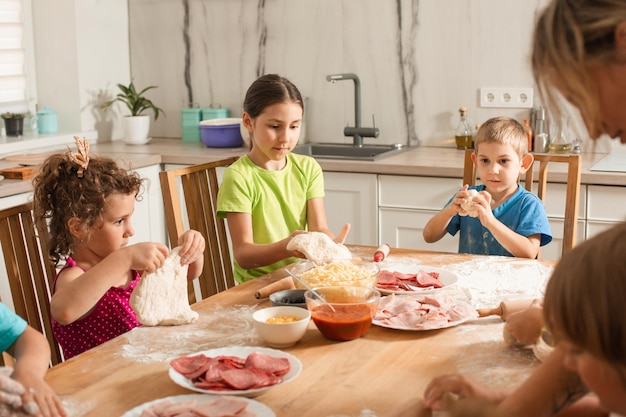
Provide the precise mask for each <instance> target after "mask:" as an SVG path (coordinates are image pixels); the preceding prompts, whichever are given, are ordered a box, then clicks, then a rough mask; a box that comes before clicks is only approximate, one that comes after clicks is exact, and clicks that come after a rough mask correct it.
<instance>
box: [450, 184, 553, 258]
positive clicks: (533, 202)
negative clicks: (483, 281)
mask: <svg viewBox="0 0 626 417" xmlns="http://www.w3.org/2000/svg"><path fill="white" fill-rule="evenodd" d="M470 189H474V190H476V191H478V192H480V191H482V190H484V189H485V186H484V185H479V186H476V187H470ZM452 198H454V197H452ZM452 198H451V199H450V200H449V201H448V203H447V204H446V205H448V204H450V202H451V201H452ZM493 215H494V217H495V218H496V219H498V220H499V221H500V222H502V223H503V224H504V225H506V226H507V227H508V228H509V229H511V230H513V231H514V232H515V233H517V234H519V235H522V236H526V237H528V236H531V235H536V234H540V235H541V237H540V243H539V245H540V246H544V245H547V244H548V243H550V242H551V241H552V231H551V230H550V224H549V223H548V215H547V214H546V209H545V207H544V206H543V202H542V201H541V200H540V199H539V197H537V196H536V195H535V194H533V193H531V192H529V191H527V190H526V189H524V188H523V187H521V186H519V185H518V188H517V191H516V192H515V194H513V195H512V196H511V197H510V198H509V199H508V200H506V201H505V202H504V203H502V204H501V205H499V206H498V207H496V208H495V209H494V210H493ZM446 230H447V231H448V233H450V234H451V235H452V236H454V235H456V234H457V232H458V231H460V232H461V235H460V239H459V253H470V254H476V255H501V256H513V255H512V254H511V253H510V252H509V251H507V250H506V249H504V247H503V246H502V245H501V244H500V242H498V240H497V239H496V238H495V237H494V236H493V235H492V234H491V232H490V231H489V230H487V228H486V227H484V226H483V225H482V224H481V223H480V220H478V218H476V217H470V216H459V215H458V214H457V215H455V216H454V217H453V218H452V220H450V224H448V227H447V228H446Z"/></svg>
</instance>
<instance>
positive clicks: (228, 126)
mask: <svg viewBox="0 0 626 417" xmlns="http://www.w3.org/2000/svg"><path fill="white" fill-rule="evenodd" d="M240 124H241V119H238V118H234V117H230V118H224V119H210V120H203V121H202V122H200V136H201V137H202V143H204V145H205V146H207V147H209V148H239V147H241V146H243V138H242V137H241V131H240Z"/></svg>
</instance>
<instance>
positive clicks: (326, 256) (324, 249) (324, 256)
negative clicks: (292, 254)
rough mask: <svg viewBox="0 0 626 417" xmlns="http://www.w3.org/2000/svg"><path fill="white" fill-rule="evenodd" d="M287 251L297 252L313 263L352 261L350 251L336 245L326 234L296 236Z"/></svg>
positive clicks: (311, 233)
mask: <svg viewBox="0 0 626 417" xmlns="http://www.w3.org/2000/svg"><path fill="white" fill-rule="evenodd" d="M287 250H296V251H298V252H300V253H302V254H303V255H304V256H306V258H307V259H309V260H311V261H313V262H316V263H317V262H322V261H330V260H338V259H352V253H351V252H350V249H348V248H347V247H345V246H344V245H342V244H339V243H335V242H333V240H332V239H331V238H330V237H328V235H326V234H325V233H321V232H309V233H302V234H299V235H296V236H294V237H293V238H292V239H291V240H290V241H289V243H287Z"/></svg>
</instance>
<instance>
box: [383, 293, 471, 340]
mask: <svg viewBox="0 0 626 417" xmlns="http://www.w3.org/2000/svg"><path fill="white" fill-rule="evenodd" d="M407 297H410V296H409V295H407ZM418 297H419V295H418ZM455 305H463V306H464V307H465V308H467V311H468V312H471V313H468V315H467V316H466V317H463V318H461V319H459V320H455V321H449V322H447V323H445V324H442V325H441V326H439V327H429V328H427V329H423V328H416V327H407V326H400V325H399V324H388V323H383V322H381V321H379V320H372V324H375V325H376V326H380V327H386V328H388V329H395V330H408V331H411V332H425V331H429V330H440V329H447V328H448V327H454V326H458V325H459V324H461V323H465V322H466V321H468V320H472V319H475V318H477V317H478V313H477V312H476V309H475V308H473V307H472V306H470V305H469V304H467V303H465V302H462V301H455Z"/></svg>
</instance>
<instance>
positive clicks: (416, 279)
mask: <svg viewBox="0 0 626 417" xmlns="http://www.w3.org/2000/svg"><path fill="white" fill-rule="evenodd" d="M458 279H459V276H458V275H457V274H455V273H454V272H450V271H445V270H442V269H438V268H433V267H429V266H424V265H411V266H396V267H387V268H381V270H380V273H379V274H378V280H377V282H376V289H377V290H379V291H380V292H381V293H382V294H427V293H433V292H436V291H437V290H438V289H440V288H444V287H447V286H450V285H453V284H455V283H456V282H457V281H458Z"/></svg>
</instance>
